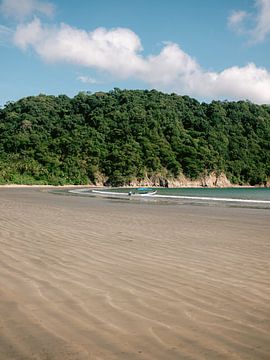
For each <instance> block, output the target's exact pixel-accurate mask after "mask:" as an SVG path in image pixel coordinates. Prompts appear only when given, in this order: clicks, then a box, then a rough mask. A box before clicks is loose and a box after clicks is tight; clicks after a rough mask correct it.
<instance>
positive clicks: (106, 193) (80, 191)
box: [69, 189, 270, 204]
mask: <svg viewBox="0 0 270 360" xmlns="http://www.w3.org/2000/svg"><path fill="white" fill-rule="evenodd" d="M69 192H71V193H75V194H80V195H91V194H92V195H93V194H94V195H100V196H113V197H121V198H122V197H123V196H124V197H128V196H129V194H128V193H127V192H115V191H106V190H91V191H89V189H75V190H69ZM132 197H135V198H137V197H147V198H151V199H175V200H181V199H182V200H193V201H206V202H207V201H211V202H215V201H219V202H231V203H250V204H270V200H257V199H238V198H221V197H207V196H184V195H161V194H151V193H149V194H147V193H146V194H132V195H131V198H132Z"/></svg>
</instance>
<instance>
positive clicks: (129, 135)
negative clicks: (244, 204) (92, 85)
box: [0, 89, 270, 186]
mask: <svg viewBox="0 0 270 360" xmlns="http://www.w3.org/2000/svg"><path fill="white" fill-rule="evenodd" d="M213 171H214V172H216V173H221V172H223V173H225V174H226V175H227V177H228V178H229V179H230V181H231V182H232V183H235V184H250V185H255V184H263V183H265V182H266V181H267V179H269V177H270V106H269V105H256V104H253V103H250V102H248V101H237V102H228V101H223V102H221V101H213V102H211V103H210V104H207V103H200V102H198V101H197V100H195V99H192V98H190V97H188V96H179V95H176V94H164V93H161V92H158V91H156V90H151V91H149V90H120V89H114V90H112V91H109V92H106V93H105V92H96V93H93V94H91V93H85V92H81V93H79V94H78V95H76V96H75V97H74V98H69V97H68V96H66V95H59V96H48V95H39V96H30V97H26V98H23V99H21V100H19V101H16V102H10V103H7V104H6V105H5V106H4V107H3V108H2V109H0V183H2V184H5V183H17V184H54V185H64V184H88V183H93V184H94V183H96V182H97V181H99V180H100V179H103V180H102V181H103V182H104V184H106V185H112V186H119V185H125V184H129V183H130V182H131V181H132V180H133V179H143V178H145V177H146V176H151V175H155V174H159V175H160V176H163V177H164V178H176V177H177V176H179V175H180V174H184V175H185V176H186V177H188V178H190V179H197V178H199V177H201V176H205V175H207V174H209V173H211V172H213Z"/></svg>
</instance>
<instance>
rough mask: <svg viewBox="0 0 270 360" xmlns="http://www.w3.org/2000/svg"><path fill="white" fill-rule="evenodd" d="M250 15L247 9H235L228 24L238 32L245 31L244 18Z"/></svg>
mask: <svg viewBox="0 0 270 360" xmlns="http://www.w3.org/2000/svg"><path fill="white" fill-rule="evenodd" d="M247 17H248V13H247V12H246V11H242V10H239V11H233V12H232V14H231V15H230V16H229V18H228V25H229V27H230V29H232V30H233V31H236V32H238V33H242V32H243V31H244V28H243V26H244V20H245V19H246V18H247Z"/></svg>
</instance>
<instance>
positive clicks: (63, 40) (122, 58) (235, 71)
mask: <svg viewBox="0 0 270 360" xmlns="http://www.w3.org/2000/svg"><path fill="white" fill-rule="evenodd" d="M13 41H14V43H15V44H16V46H18V47H19V48H21V49H22V50H24V51H26V50H27V49H30V50H32V51H34V52H35V53H36V54H37V55H38V56H39V57H40V58H42V59H43V60H44V61H45V62H47V63H55V62H60V63H61V62H66V63H70V64H76V65H78V66H81V67H85V68H94V69H97V70H99V71H103V72H107V73H109V74H110V75H112V76H113V77H114V78H115V79H128V78H132V79H139V80H142V81H144V82H145V83H147V84H148V85H149V86H152V87H155V88H157V89H160V90H164V91H171V92H179V93H181V94H183V93H185V94H188V95H191V96H199V97H203V98H209V99H211V98H227V99H233V98H236V99H249V100H251V101H254V102H257V103H267V102H270V73H269V71H267V70H266V69H265V68H259V67H256V65H255V64H253V63H250V64H247V65H246V66H243V67H238V66H233V67H229V68H227V69H224V70H223V71H221V72H214V71H208V70H205V69H203V68H202V67H201V66H200V64H199V63H198V61H197V60H196V59H194V58H193V57H192V56H190V55H189V54H187V53H186V52H185V51H184V50H183V49H181V47H180V46H179V45H178V44H175V43H165V44H164V45H163V48H162V49H161V51H160V53H159V54H157V55H148V56H143V55H142V50H143V48H142V43H141V40H140V38H139V37H138V35H137V34H136V33H134V32H133V31H132V30H130V29H127V28H114V29H105V28H97V29H95V30H94V31H85V30H82V29H77V28H75V27H71V26H69V25H67V24H64V23H62V24H61V25H46V24H43V23H42V22H41V20H40V19H38V18H35V19H34V20H33V21H31V22H28V23H24V24H20V25H18V27H17V29H16V31H15V33H14V39H13Z"/></svg>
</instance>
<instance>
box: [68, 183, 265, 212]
mask: <svg viewBox="0 0 270 360" xmlns="http://www.w3.org/2000/svg"><path fill="white" fill-rule="evenodd" d="M151 189H152V190H155V191H156V193H155V194H154V195H147V194H145V195H143V196H142V195H138V194H141V192H140V191H138V189H133V188H132V189H131V188H116V189H99V191H98V192H93V190H89V189H80V190H74V191H71V192H73V193H74V192H75V193H76V194H78V195H88V196H89V195H90V196H103V197H109V198H121V199H130V200H132V199H133V200H147V201H155V202H157V203H159V202H164V201H167V202H181V203H191V204H196V205H223V206H241V207H242V206H245V207H249V206H250V207H260V208H268V209H270V189H269V188H251V187H250V188H245V187H243V188H242V187H241V188H151ZM130 192H131V193H132V194H131V196H128V193H130Z"/></svg>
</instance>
